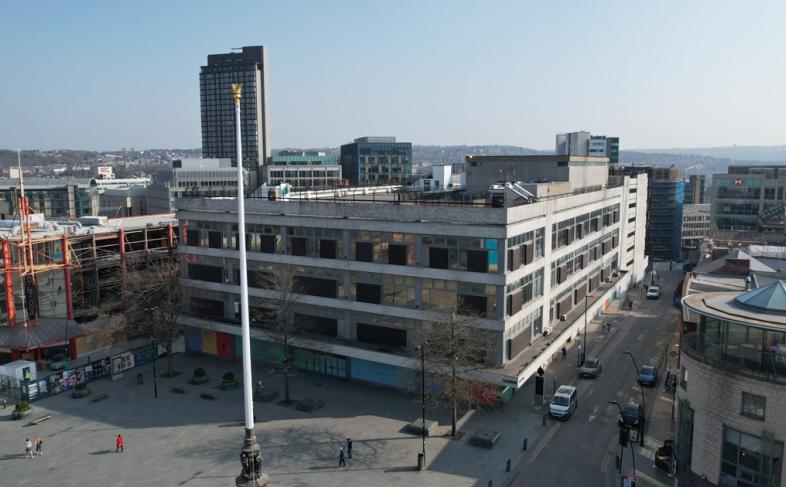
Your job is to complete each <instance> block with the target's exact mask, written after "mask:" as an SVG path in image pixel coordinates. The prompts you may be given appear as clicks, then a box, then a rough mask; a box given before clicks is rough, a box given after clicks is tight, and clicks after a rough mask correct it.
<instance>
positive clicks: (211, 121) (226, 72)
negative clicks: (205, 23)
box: [199, 46, 270, 189]
mask: <svg viewBox="0 0 786 487" xmlns="http://www.w3.org/2000/svg"><path fill="white" fill-rule="evenodd" d="M267 69H268V58H267V49H266V48H265V47H262V46H247V47H244V48H243V50H242V52H230V53H228V54H210V55H208V56H207V66H202V70H201V72H200V73H199V93H200V102H201V106H202V157H204V158H215V159H231V160H232V165H233V166H235V167H236V162H237V161H236V157H237V156H236V153H235V152H236V151H235V147H236V146H235V119H234V111H233V110H234V105H233V101H232V83H242V84H243V99H242V100H241V102H240V110H241V124H242V125H241V131H242V142H243V149H244V150H243V167H245V168H246V169H248V171H249V175H250V178H249V186H250V187H251V188H252V189H255V188H256V187H257V185H258V184H257V181H258V180H259V176H261V170H260V167H261V166H263V165H264V164H265V161H266V160H267V158H268V157H270V126H269V120H270V116H269V113H268V111H269V106H270V103H269V100H268V82H267Z"/></svg>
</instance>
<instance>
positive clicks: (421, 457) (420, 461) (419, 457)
mask: <svg viewBox="0 0 786 487" xmlns="http://www.w3.org/2000/svg"><path fill="white" fill-rule="evenodd" d="M423 463H424V462H423V453H418V470H423V468H424V467H425V465H423Z"/></svg>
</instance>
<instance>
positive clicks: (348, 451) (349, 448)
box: [347, 438, 352, 458]
mask: <svg viewBox="0 0 786 487" xmlns="http://www.w3.org/2000/svg"><path fill="white" fill-rule="evenodd" d="M347 456H348V457H349V458H352V438H347Z"/></svg>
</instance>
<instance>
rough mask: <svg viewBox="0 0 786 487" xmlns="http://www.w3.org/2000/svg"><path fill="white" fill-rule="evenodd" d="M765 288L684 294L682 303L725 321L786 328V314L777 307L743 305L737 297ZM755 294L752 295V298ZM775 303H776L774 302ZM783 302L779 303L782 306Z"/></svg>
mask: <svg viewBox="0 0 786 487" xmlns="http://www.w3.org/2000/svg"><path fill="white" fill-rule="evenodd" d="M770 286H773V287H776V288H780V287H782V286H784V283H783V281H779V282H776V283H773V284H770ZM770 286H767V288H760V289H754V290H753V291H748V292H747V293H741V292H739V291H738V292H710V293H697V294H691V295H690V296H686V297H685V298H683V299H682V303H683V304H684V305H685V306H687V307H688V308H690V309H691V310H693V311H695V312H697V313H699V314H702V315H705V316H712V317H714V318H718V319H721V320H725V321H733V322H735V323H741V324H744V325H751V326H754V327H758V328H767V329H771V330H776V331H785V330H786V315H784V312H782V311H779V310H780V308H779V307H773V308H771V309H765V308H764V307H758V306H757V307H753V306H745V305H743V304H741V303H740V300H738V299H737V298H739V297H741V296H742V297H743V298H744V296H745V295H746V294H751V293H762V292H764V291H765V290H766V289H769V287H770ZM755 298H756V296H754V299H755ZM776 304H777V303H776ZM782 305H783V303H780V306H782Z"/></svg>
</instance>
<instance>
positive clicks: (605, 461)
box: [600, 436, 617, 473]
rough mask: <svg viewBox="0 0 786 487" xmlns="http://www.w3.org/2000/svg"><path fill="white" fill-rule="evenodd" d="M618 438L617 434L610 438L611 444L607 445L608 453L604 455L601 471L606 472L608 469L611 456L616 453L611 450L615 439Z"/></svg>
mask: <svg viewBox="0 0 786 487" xmlns="http://www.w3.org/2000/svg"><path fill="white" fill-rule="evenodd" d="M616 439H617V437H616V436H612V437H611V439H610V440H609V446H607V447H606V454H605V455H604V456H603V461H602V462H600V471H601V472H603V473H606V470H607V469H608V465H609V458H611V457H612V456H615V455H616V454H615V453H614V452H612V451H611V449H612V448H614V440H616Z"/></svg>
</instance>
